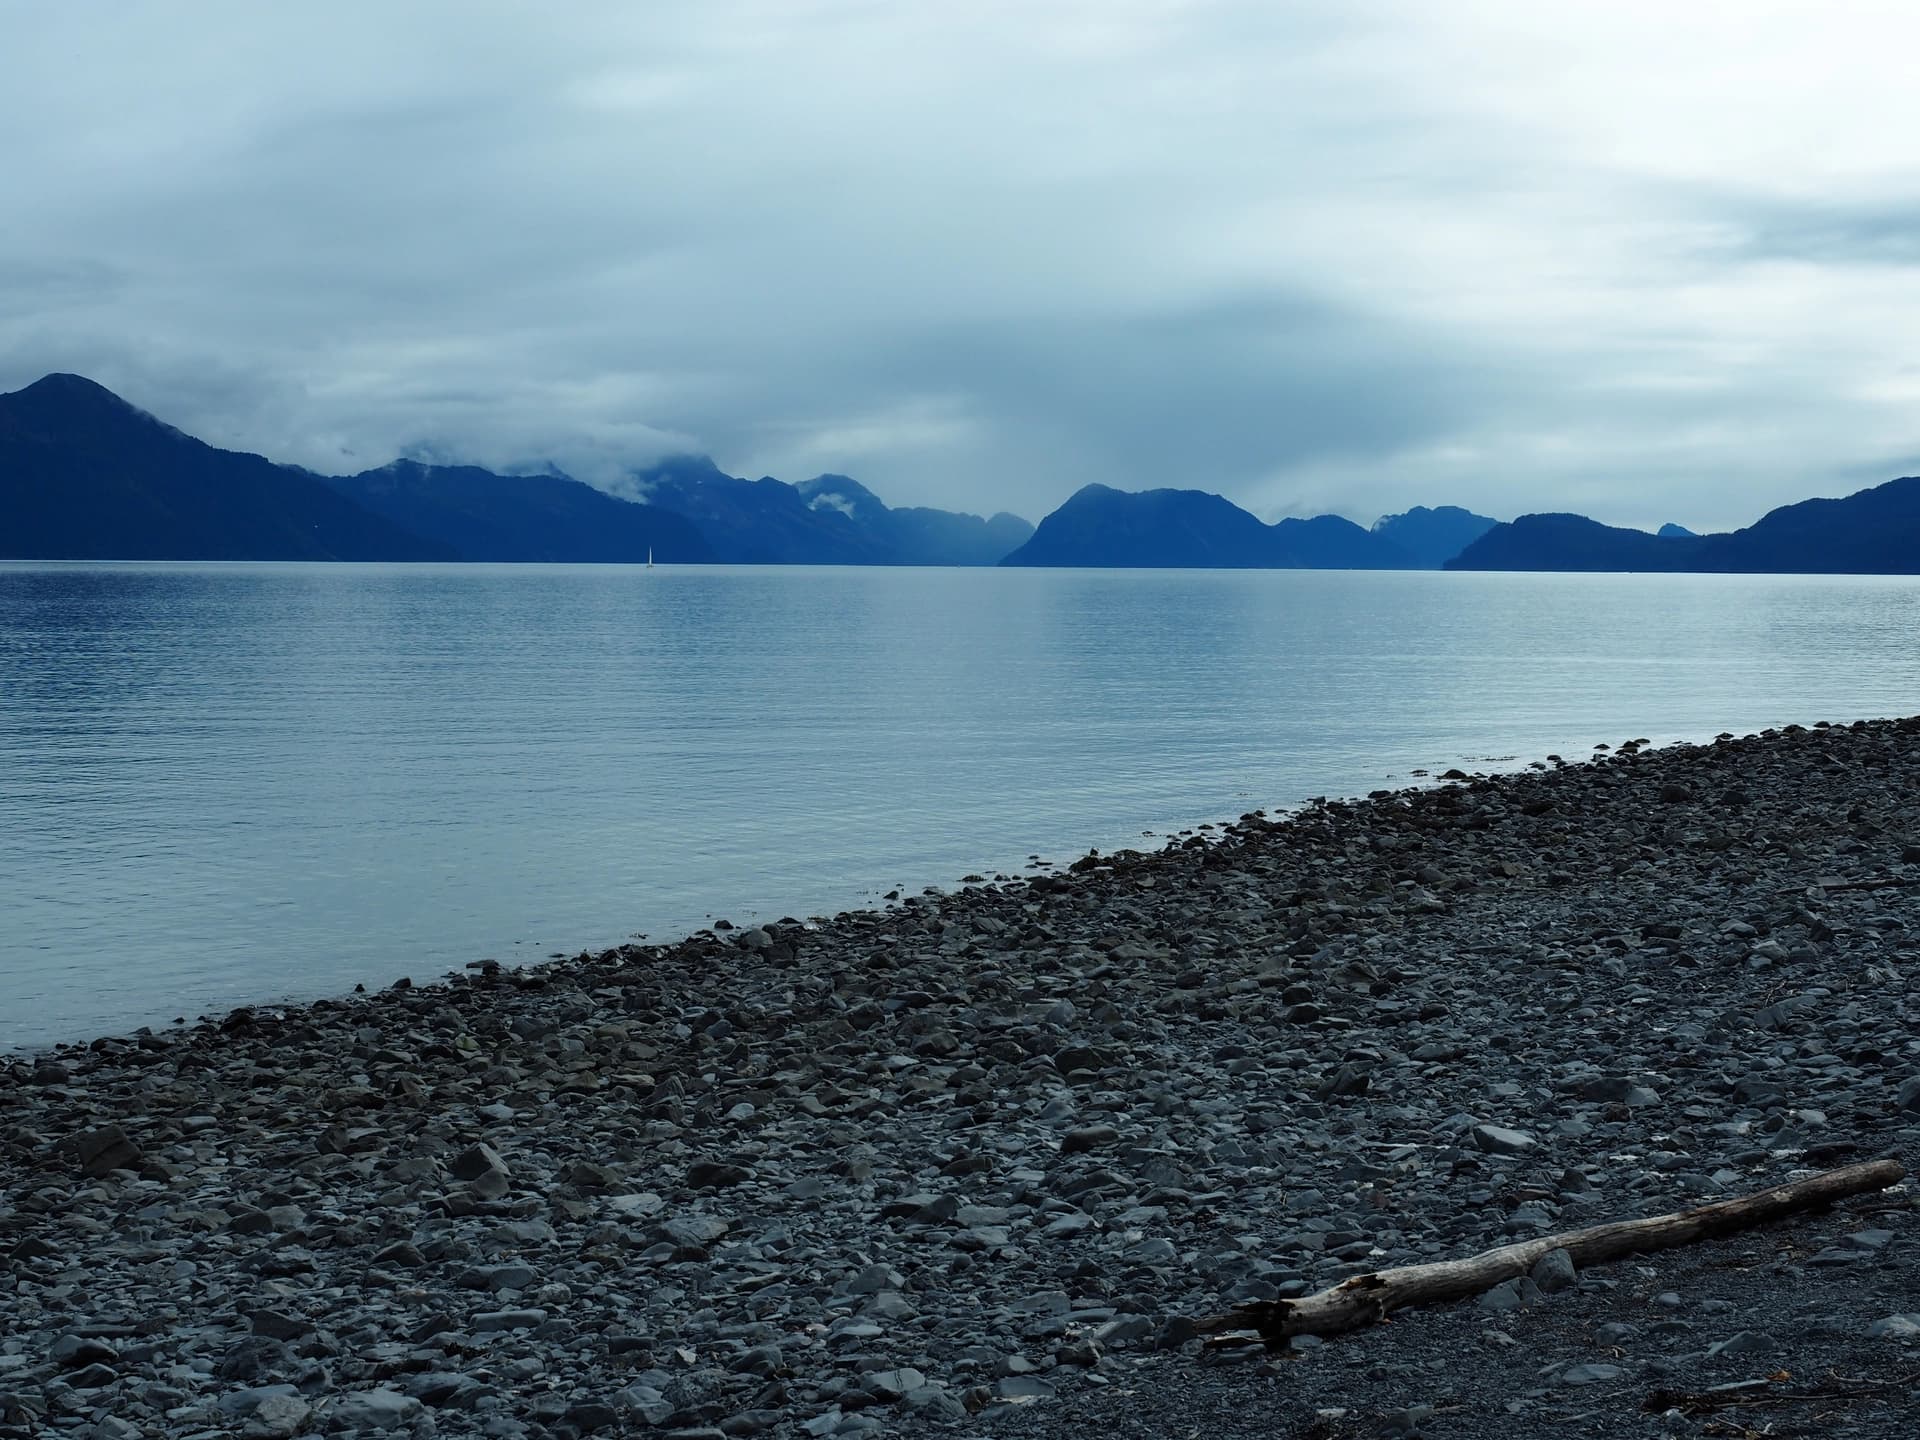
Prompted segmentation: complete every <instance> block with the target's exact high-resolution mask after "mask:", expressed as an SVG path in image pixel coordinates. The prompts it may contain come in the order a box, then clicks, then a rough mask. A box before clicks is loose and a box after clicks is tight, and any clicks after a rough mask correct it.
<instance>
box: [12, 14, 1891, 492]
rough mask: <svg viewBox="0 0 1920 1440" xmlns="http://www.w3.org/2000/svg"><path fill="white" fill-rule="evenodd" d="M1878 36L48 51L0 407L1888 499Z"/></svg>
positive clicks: (501, 20) (34, 18)
mask: <svg viewBox="0 0 1920 1440" xmlns="http://www.w3.org/2000/svg"><path fill="white" fill-rule="evenodd" d="M1915 38H1920V21H1917V20H1916V19H1915V17H1914V16H1913V15H1912V13H1911V11H1910V10H1909V9H1907V8H1906V7H1901V6H1897V5H1892V4H1886V5H1879V4H1861V5H1849V6H1846V7H1843V8H1842V9H1841V10H1839V11H1833V12H1819V13H1817V12H1814V11H1812V10H1809V9H1808V8H1807V7H1805V6H1802V5H1788V4H1777V3H1768V0H1756V3H1754V4H1749V5H1743V6H1740V7H1712V8H1711V9H1708V8H1707V7H1683V8H1682V9H1680V10H1678V11H1676V10H1674V9H1673V8H1672V7H1670V6H1665V5H1656V4H1653V3H1650V0H1623V3H1611V4H1604V5H1603V4H1598V3H1585V0H1575V3H1570V4H1567V5H1561V6H1550V7H1541V6H1535V5H1528V4H1526V3H1524V0H1462V3H1460V4H1457V5H1450V6H1444V7H1440V6H1431V5H1427V4H1424V3H1418V0H1394V3H1379V0H1340V3H1332V0H1326V3H1303V4H1299V5H1291V6H1284V7H1281V6H1273V5H1270V4H1266V3H1261V0H1213V3H1209V0H1192V3H1170V0H1099V3H1093V0H1061V3H1050V4H1047V5H1041V6H1033V5H1016V4H1012V3H997V0H985V3H982V0H969V3H965V4H962V3H958V0H953V3H948V0H928V3H924V4H916V5H911V6H878V5H872V4H868V3H857V0H700V3H692V0H658V3H651V4H647V5H628V4H624V3H614V0H582V3H580V4H577V5H573V6H569V7H567V9H566V10H565V11H564V12H549V11H544V10H540V9H538V8H536V7H527V6H522V5H509V4H505V3H486V0H479V3H475V0H462V3H453V0H418V3H414V4H410V5H406V6H382V5H374V4H369V3H355V0H348V3H342V4H337V5H332V6H327V7H289V6H272V7H264V6H258V5H254V4H250V3H241V0H206V3H203V4H201V5H197V6H195V7H193V9H192V10H191V11H190V12H182V11H181V10H180V9H179V8H178V7H174V6H167V5H162V4H159V3H152V0H134V3H127V4H113V5H108V4H105V3H96V0H75V3H72V4H66V5H61V6H57V7H42V8H39V9H36V10H34V11H32V12H31V13H28V14H23V15H22V16H21V17H19V18H18V19H17V20H16V23H15V24H14V25H13V26H12V27H11V30H10V35H9V43H8V45H7V47H6V48H5V50H4V52H0V123H4V124H5V126H6V130H7V133H8V135H9V136H10V137H11V142H10V151H9V175H10V188H11V190H12V193H13V194H14V195H15V196H16V197H17V198H18V199H19V200H20V201H21V203H19V204H17V205H16V206H15V207H14V209H13V211H12V213H11V214H10V217H9V220H8V222H7V223H6V224H5V225H4V226H0V389H10V388H15V387H17V386H19V385H23V384H26V383H28V382H30V381H31V380H33V379H34V378H36V377H37V376H39V375H41V374H43V373H45V372H47V371H52V370H68V371H75V372H79V373H83V374H88V375H91V376H94V377H95V378H97V379H99V380H100V381H102V382H103V383H105V384H107V385H109V386H111V387H112V388H113V389H115V390H116V391H118V392H119V393H121V394H123V395H125V396H127V398H129V399H130V400H132V401H134V402H135V403H137V404H139V405H141V406H144V407H145V408H147V409H149V410H152V411H154V412H155V413H159V414H164V415H166V416H168V417H169V418H170V419H172V420H173V421H174V422H175V423H177V424H180V425H181V426H182V427H183V428H185V429H187V430H189V431H190V432H192V433H194V434H197V435H201V436H203V437H205V438H206V439H208V440H209V441H212V442H213V443H216V444H221V445H229V446H234V447H238V448H243V449H248V450H255V451H258V452H260V453H263V454H266V455H269V456H271V457H273V458H275V459H279V460H286V461H291V462H295V463H299V464H304V465H307V466H310V467H313V468H315V469H317V470H323V471H326V472H329V473H340V472H345V471H351V470H355V469H360V468H365V467H367V466H370V465H377V464H381V463H384V462H385V461H386V460H387V459H388V458H390V457H391V456H392V455H394V454H396V453H408V454H415V455H421V456H426V457H431V458H435V459H443V460H446V459H458V460H467V461H474V462H477V463H481V464H485V465H488V466H491V467H493V468H496V469H498V468H510V467H516V466H532V465H537V464H540V463H543V462H552V463H555V464H558V465H560V466H561V467H562V468H565V469H566V470H568V471H569V472H570V473H574V474H578V475H580V476H582V477H583V478H587V479H590V480H594V481H596V482H597V483H603V484H609V485H617V484H618V483H619V477H620V476H621V475H623V474H624V473H625V472H626V471H628V470H630V469H632V468H634V467H635V466H643V465H644V464H645V463H647V462H649V461H651V460H654V459H657V458H659V457H660V456H662V455H666V454H671V453H677V452H687V451H697V452H704V453H711V454H713V455H714V456H715V457H716V458H717V459H718V460H719V461H720V462H721V463H722V464H723V465H724V466H725V467H726V468H727V469H729V470H730V471H732V472H733V473H736V474H740V473H745V474H761V473H772V474H813V473H817V472H820V471H839V472H851V473H856V474H859V475H861V476H862V477H864V478H867V479H870V480H871V481H872V482H873V483H875V484H876V486H879V487H881V488H883V489H884V492H885V493H886V494H887V496H888V498H889V500H891V501H892V502H893V503H895V504H902V505H911V504H923V505H940V506H949V507H958V508H964V509H969V510H974V511H978V512H981V513H988V512H991V511H993V510H996V509H1003V508H1005V509H1013V510H1018V511H1023V512H1026V513H1029V514H1036V513H1042V512H1045V511H1047V510H1049V509H1051V508H1053V507H1054V506H1056V505H1058V504H1059V503H1060V502H1061V501H1062V500H1064V499H1065V498H1066V497H1067V496H1068V495H1070V494H1072V493H1073V492H1074V491H1076V490H1077V489H1078V488H1079V487H1080V486H1081V485H1082V484H1084V483H1087V482H1089V481H1099V482H1103V483H1107V484H1111V485H1115V486H1119V487H1121V488H1126V489H1144V488H1150V487H1154V486H1163V485H1171V486H1183V485H1197V486H1201V487H1203V488H1206V489H1210V490H1217V491H1219V492H1222V493H1224V494H1226V495H1228V496H1230V497H1231V498H1232V499H1234V500H1236V501H1238V502H1239V503H1241V504H1243V505H1246V506H1248V507H1249V508H1251V509H1253V510H1255V511H1256V512H1259V513H1262V514H1264V515H1267V516H1269V517H1272V516H1277V515H1280V514H1286V513H1294V514H1313V513H1319V512H1322V511H1337V512H1340V513H1342V514H1346V515H1349V516H1353V517H1356V518H1361V519H1369V518H1371V517H1372V516H1373V515H1376V514H1379V513H1381V512H1383V511H1387V510H1398V509H1405V508H1407V507H1408V506H1411V505H1414V504H1419V503H1435V502H1437V501H1448V502H1455V503H1459V504H1463V505H1468V506H1471V507H1473V508H1474V509H1477V510H1481V511H1484V512H1489V513H1496V514H1506V513H1516V512H1519V511H1524V510H1533V509H1554V510H1577V511H1582V512H1584V513H1587V514H1592V515H1594V516H1596V517H1599V518H1602V519H1605V520H1608V521H1610V522H1614V523H1620V524H1633V525H1653V524H1658V523H1660V522H1662V521H1666V520H1679V521H1682V522H1685V523H1686V524H1688V525H1690V526H1692V527H1693V528H1695V529H1703V530H1704V529H1711V528H1716V527H1723V526H1727V525H1732V524H1738V523H1742V522H1743V521H1744V520H1745V519H1747V518H1750V517H1751V516H1752V515H1754V514H1755V513H1758V512H1759V511H1761V510H1764V509H1766V508H1767V507H1768V506H1770V505H1773V504H1776V503H1779V502H1782V501H1785V500H1789V499H1797V498H1799V497H1802V496H1805V495H1807V494H1810V493H1827V494H1838V493H1844V492H1847V491H1850V490H1853V489H1857V488H1859V487H1860V486H1861V485H1863V484H1865V483H1868V482H1869V481H1871V480H1873V479H1878V478H1884V477H1885V476H1886V475H1889V474H1897V473H1902V472H1905V471H1911V470H1912V469H1913V468H1915V467H1914V464H1913V461H1914V459H1915V457H1916V456H1920V405H1916V404H1915V403H1914V402H1915V400H1916V398H1917V397H1920V366H1917V365H1916V362H1915V361H1914V359H1913V357H1912V354H1911V347H1910V344H1909V342H1908V340H1907V336H1908V335H1909V334H1910V333H1911V331H1912V329H1913V328H1914V326H1913V323H1912V322H1913V321H1914V320H1915V319H1916V318H1920V176H1916V173H1915V171H1914V168H1913V166H1912V163H1911V156H1910V137H1911V135H1912V134H1913V133H1914V130H1915V128H1916V122H1920V92H1917V91H1915V90H1914V89H1913V88H1912V87H1911V86H1910V85H1908V84H1907V83H1906V74H1905V70H1906V56H1907V55H1908V54H1909V53H1910V51H1911V48H1912V47H1911V44H1910V43H1909V42H1911V41H1912V40H1914V39H1915Z"/></svg>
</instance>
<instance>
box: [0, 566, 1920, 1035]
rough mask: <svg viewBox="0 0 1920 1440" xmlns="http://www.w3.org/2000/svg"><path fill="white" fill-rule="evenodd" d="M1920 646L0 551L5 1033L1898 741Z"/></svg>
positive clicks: (1307, 576) (1647, 623) (1097, 592)
mask: <svg viewBox="0 0 1920 1440" xmlns="http://www.w3.org/2000/svg"><path fill="white" fill-rule="evenodd" d="M1916 620H1920V584H1916V582H1914V581H1912V580H1908V579H1881V578H1862V579H1852V578H1848V579H1821V578H1805V577H1784V578H1774V577H1765V578H1756V577H1727V576H1657V577H1655V576H1529V575H1438V574H1382V573H1329V572H1179V571H1158V572H1128V573H1109V572H1085V571H1029V570H1015V571H977V570H901V569H870V570H852V569H720V568H688V569H678V568H667V567H662V568H657V569H654V570H651V571H649V570H645V569H635V568H622V567H604V568H603V567H591V566H577V567H568V566H556V567H539V566H508V567H488V566H444V567H443V566H355V565H336V566H325V565H266V564H263V565H116V566H93V565H30V564H0V822H3V823H0V1045H4V1044H23V1043H39V1042H44V1041H46V1040H49V1039H55V1038H78V1037H81V1036H84V1035H88V1034H92V1033H97V1032H100V1031H105V1030H112V1029H116V1028H120V1029H124V1028H130V1027H132V1026H135V1025H139V1024H146V1023H157V1022H161V1021H164V1020H167V1019H170V1018H171V1017H173V1016H174V1015H179V1014H185V1015H189V1016H191V1015H194V1014H197V1013H199V1012H201V1011H204V1010H213V1009H221V1008H225V1007H227V1006H230V1005H233V1004H237V1003H241V1002H243V1001H250V1000H261V999H267V998H272V997H280V996H310V995H315V994H323V993H328V992H333V991H340V990H344V989H347V988H350V987H351V986H352V985H353V984H354V983H355V982H357V981H367V982H370V983H374V982H384V981H387V980H391V979H393V978H395V977H397V976H399V975H402V974H413V975H415V976H417V977H420V978H425V977H427V976H430V975H434V974H438V973H440V972H441V971H444V970H446V969H449V968H455V967H457V966H459V965H462V964H464V963H465V962H467V961H470V960H475V959H479V958H481V957H483V956H488V955H493V956H498V957H500V958H503V959H522V958H532V957H537V956H539V955H543V954H545V953H546V952H548V951H549V950H561V949H574V948H578V947H581V946H587V945H594V944H600V943H605V942H611V941H614V940H618V939H620V938H621V937H623V936H624V935H626V934H628V933H630V932H633V931H636V930H644V931H650V932H653V933H655V934H668V933H672V932H675V931H684V930H687V929H691V928H694V927H697V926H699V925H700V924H703V923H705V921H706V920H707V919H708V918H709V916H710V915H719V914H727V915H731V916H734V917H736V918H739V917H745V916H749V915H755V914H758V915H763V916H774V915H780V914H784V913H793V914H806V913H810V912H821V911H826V910H830V909H835V908H840V907H842V906H845V905H847V904H853V903H860V902H862V901H865V900H870V899H871V898H872V897H873V896H874V895H876V894H877V893H878V892H880V891H883V890H885V889H887V888H890V887H891V886H892V885H894V884H897V883H905V884H908V885H911V886H915V887H917V886H919V885H921V884H925V883H931V882H942V883H951V882H952V881H954V880H955V879H957V878H958V877H959V876H960V875H962V874H965V873H968V872H970V871H976V870H992V869H995V868H1001V869H1013V868H1017V867H1018V866H1019V865H1021V864H1022V863H1023V862H1024V860H1025V857H1026V856H1027V855H1028V854H1029V853H1031V852H1040V853H1044V854H1049V855H1054V856H1065V855H1067V854H1069V853H1072V852H1077V851H1078V850H1080V849H1083V848H1084V847H1086V846H1087V845H1089V844H1093V845H1099V846H1101V847H1102V848H1110V847H1112V846H1115V845H1121V844H1128V843H1135V844H1138V843H1142V841H1141V832H1142V831H1145V830H1154V831H1164V830H1166V829H1169V828H1172V827H1177V826H1180V825H1185V824H1190V823H1193V822H1195V821H1198V820H1201V819H1208V818H1219V817H1223V816H1231V815H1237V814H1239V813H1241V812H1242V811H1245V810H1248V809H1252V808H1256V807H1269V808H1271V807H1274V806H1278V805H1284V804H1287V803H1291V802H1295V801H1298V800H1300V799H1303V798H1305V797H1307V796H1309V795H1317V794H1338V793H1348V792H1355V791H1365V790H1368V789H1372V788H1375V787H1376V786H1378V785H1381V784H1385V783H1391V782H1392V781H1393V780H1395V779H1400V780H1404V779H1405V777H1406V776H1407V772H1408V771H1409V770H1410V769H1411V768H1413V767H1416V766H1425V767H1429V768H1444V767H1445V766H1448V765H1453V764H1457V763H1462V762H1463V761H1465V762H1471V761H1475V760H1480V759H1483V757H1489V756H1505V755H1519V756H1522V757H1525V756H1536V755H1541V754H1545V753H1547V752H1549V751H1559V752H1561V753H1564V754H1567V755H1568V756H1570V757H1571V756H1573V755H1575V754H1581V753H1585V751H1586V749H1587V747H1588V746H1590V745H1591V744H1593V743H1594V742H1596V741H1602V740H1605V741H1618V740H1621V739H1624V738H1628V737H1630V736H1637V735H1645V736H1650V737H1652V738H1654V739H1656V740H1660V739H1674V738H1700V737H1705V736H1708V735H1712V734H1713V733H1715V732H1717V731H1719V730H1722V729H1729V730H1736V731H1739V730H1748V729H1754V728H1759V727H1762V726H1765V725H1771V724H1779V723H1784V722H1786V721H1789V720H1802V721H1810V720H1813V719H1818V718H1833V719H1838V718H1853V717H1856V716H1862V715H1882V714H1898V713H1904V712H1906V711H1909V710H1913V709H1915V708H1920V707H1916V705H1915V703H1914V698H1913V697H1914V693H1915V688H1916V680H1920V664H1917V661H1920V647H1917V646H1916V642H1915V641H1914V639H1913V636H1914V635H1915V634H1916V626H1915V622H1916ZM1147 843H1151V842H1147Z"/></svg>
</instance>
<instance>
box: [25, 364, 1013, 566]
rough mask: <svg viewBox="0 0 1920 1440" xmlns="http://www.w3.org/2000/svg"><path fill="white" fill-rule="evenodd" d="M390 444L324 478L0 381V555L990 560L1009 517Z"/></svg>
mask: <svg viewBox="0 0 1920 1440" xmlns="http://www.w3.org/2000/svg"><path fill="white" fill-rule="evenodd" d="M626 483H627V485H628V486H629V487H630V488H631V489H632V491H633V492H634V494H635V496H637V497H638V498H634V499H626V498H622V497H620V496H617V495H612V494H609V493H607V492H606V491H604V490H599V489H596V488H595V487H593V486H591V485H587V484H585V483H583V482H581V481H579V480H575V479H572V478H570V477H568V476H566V475H562V474H559V473H557V472H555V473H547V474H535V475H497V474H494V473H493V472H492V471H489V470H484V469H480V468H478V467H475V466H467V465H428V464H421V463H419V462H417V461H412V460H397V461H395V462H394V463H392V464H390V465H384V466H381V467H380V468H379V469H376V470H365V471H362V472H360V473H359V474H357V475H346V476H327V475H317V474H314V473H313V472H312V471H309V470H303V469H300V468H298V467H297V466H292V465H279V464H275V463H274V462H273V461H271V460H267V459H264V458H262V457H261V456H258V455H248V454H242V453H239V452H237V451H232V450H220V449H216V448H215V447H214V446H211V445H208V444H206V443H205V442H203V441H200V440H196V439H194V438H193V437H192V436H190V435H187V434H184V433H182V432H181V431H179V430H176V429H175V428H174V427H173V426H171V425H168V424H166V423H165V422H163V421H161V420H158V419H156V418H155V417H153V416H152V415H149V414H147V413H146V412H145V411H144V410H140V409H138V408H136V407H135V406H133V405H130V404H128V403H127V402H126V401H125V400H123V399H121V398H120V397H119V396H117V395H115V394H114V393H113V392H112V391H110V390H108V389H106V388H105V387H103V386H101V385H97V384H95V383H94V382H93V381H91V380H88V379H85V378H83V377H81V376H78V375H48V376H46V377H44V378H43V379H40V380H38V381H35V382H34V383H33V384H32V385H29V386H27V387H26V388H25V389H22V390H16V391H14V392H12V393H11V394H5V395H0V558H6V559H28V560H48V559H90V560H491V561H613V562H642V561H645V560H647V559H648V558H649V557H651V558H653V559H655V560H658V561H661V562H666V563H689V564H690V563H702V562H712V561H716V560H717V561H735V562H742V563H783V564H814V565H841V564H865V565H991V564H993V563H994V562H996V561H997V560H999V559H1000V557H1001V556H1003V555H1005V554H1006V553H1007V552H1008V551H1009V550H1012V549H1013V548H1015V547H1016V546H1018V545H1019V544H1021V543H1022V542H1023V541H1024V540H1025V539H1026V538H1027V537H1028V536H1029V535H1030V534H1032V533H1033V527H1032V526H1030V525H1029V524H1027V522H1026V521H1024V520H1022V519H1020V518H1019V517H1018V516H1014V515H1004V514H1003V515H995V516H993V517H992V518H991V519H983V518H982V517H980V516H978V515H965V514H958V513H955V512H952V511H946V510H928V509H919V508H907V509H900V510H893V509H889V508H888V507H887V506H886V505H884V504H882V503H881V501H880V500H879V498H878V497H877V496H875V495H874V494H873V493H872V492H871V491H870V490H868V489H867V488H866V487H865V486H862V485H860V484H858V483H857V482H855V481H853V480H850V479H848V478H847V477H846V476H844V475H822V476H819V477H817V478H815V479H813V480H809V481H806V482H805V483H804V484H802V485H797V486H796V485H788V484H786V483H784V482H782V481H779V480H774V479H761V480H742V479H738V478H736V477H734V476H731V475H727V474H724V473H722V472H721V471H720V469H719V468H718V467H717V466H715V465H714V463H713V462H712V461H711V460H709V459H707V458H706V457H705V456H680V457H675V458H672V459H668V460H664V461H661V462H659V463H658V464H655V465H653V466H650V467H648V468H646V469H644V470H640V471H636V472H634V473H633V474H631V475H629V476H628V477H626Z"/></svg>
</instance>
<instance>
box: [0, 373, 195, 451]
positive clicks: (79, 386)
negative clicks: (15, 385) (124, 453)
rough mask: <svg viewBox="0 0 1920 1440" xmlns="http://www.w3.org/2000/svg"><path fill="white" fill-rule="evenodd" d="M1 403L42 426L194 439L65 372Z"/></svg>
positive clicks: (46, 377) (1, 397) (3, 397)
mask: <svg viewBox="0 0 1920 1440" xmlns="http://www.w3.org/2000/svg"><path fill="white" fill-rule="evenodd" d="M0 403H3V404H5V405H6V407H7V408H8V409H10V410H11V411H13V412H14V413H15V414H16V415H21V416H25V417H30V419H31V420H33V421H35V422H38V423H39V424H41V425H51V426H56V427H58V426H67V425H80V424H88V425H95V426H99V425H115V426H120V427H125V426H129V425H140V426H147V427H151V428H152V429H154V430H158V431H161V432H163V433H165V434H167V435H169V436H173V437H175V438H177V439H181V440H189V439H191V437H190V436H188V435H185V434H183V433H182V432H181V431H179V430H176V429H174V428H173V426H171V425H169V424H167V423H166V421H164V420H161V419H158V418H156V417H155V416H152V415H149V414H148V413H147V412H146V411H145V410H142V409H141V408H140V407H139V406H138V405H135V404H133V403H132V402H130V401H127V400H123V399H121V397H120V396H118V395H116V394H114V393H113V391H111V390H109V389H107V387H106V386H104V385H102V384H100V382H99V381H97V380H89V379H88V378H87V377H86V376H84V375H69V374H67V373H65V372H64V371H55V372H54V373H52V374H50V375H42V376H41V377H40V378H39V379H38V380H36V381H34V382H33V383H32V384H31V385H28V386H26V387H25V388H23V389H20V390H16V391H14V392H13V393H12V394H11V395H0ZM193 443H194V444H199V443H201V442H199V441H194V442H193Z"/></svg>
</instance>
